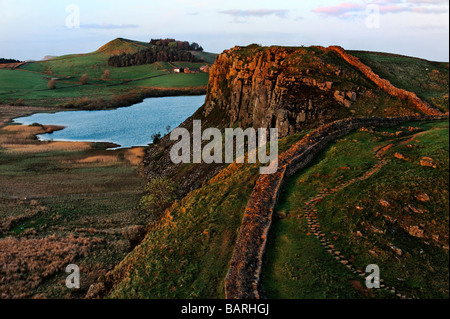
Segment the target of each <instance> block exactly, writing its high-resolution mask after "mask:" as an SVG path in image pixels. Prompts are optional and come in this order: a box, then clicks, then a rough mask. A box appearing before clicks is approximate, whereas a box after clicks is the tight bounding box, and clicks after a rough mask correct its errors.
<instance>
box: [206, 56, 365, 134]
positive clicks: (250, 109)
mask: <svg viewBox="0 0 450 319" xmlns="http://www.w3.org/2000/svg"><path fill="white" fill-rule="evenodd" d="M249 50H250V49H249V48H241V47H235V48H233V49H231V50H227V51H224V52H223V53H222V54H220V55H219V57H218V58H217V60H216V62H215V64H214V65H213V67H212V68H211V70H210V80H209V84H208V90H207V91H208V95H207V98H206V101H205V108H204V116H205V117H208V116H210V115H211V114H212V113H214V112H216V113H217V114H220V115H218V116H223V117H226V118H227V119H228V121H229V123H228V125H229V126H230V127H232V126H234V125H235V124H236V123H239V125H240V126H241V127H250V126H253V127H255V128H270V127H272V128H274V127H276V128H278V130H279V134H280V136H281V137H284V136H287V135H290V134H293V133H295V132H297V131H299V130H301V129H302V128H304V126H305V124H307V123H313V122H316V123H317V121H320V120H322V121H324V120H328V121H331V120H332V119H336V112H338V111H339V107H340V106H346V107H349V106H350V105H351V104H352V103H353V102H354V101H356V99H357V97H358V95H357V93H356V92H353V91H348V92H347V91H345V92H340V91H337V90H336V89H335V88H334V83H333V81H332V80H331V79H332V77H331V76H330V75H333V76H334V77H336V76H338V75H339V74H341V73H342V71H341V70H340V69H339V67H337V66H334V65H330V64H328V65H327V64H325V63H324V62H323V61H321V60H320V59H319V58H316V57H315V54H314V51H312V50H311V49H309V50H306V49H304V51H302V50H303V49H299V48H284V47H271V48H264V49H263V48H260V50H256V51H255V52H253V51H251V52H250V53H249V52H248V51H249ZM299 56H300V58H299ZM295 58H297V60H295ZM313 58H316V59H317V61H315V62H314V63H316V64H314V68H308V67H309V66H310V65H311V64H312V63H310V62H308V63H309V64H308V63H307V62H305V61H309V60H308V59H313ZM320 78H322V79H323V80H319V79H320Z"/></svg>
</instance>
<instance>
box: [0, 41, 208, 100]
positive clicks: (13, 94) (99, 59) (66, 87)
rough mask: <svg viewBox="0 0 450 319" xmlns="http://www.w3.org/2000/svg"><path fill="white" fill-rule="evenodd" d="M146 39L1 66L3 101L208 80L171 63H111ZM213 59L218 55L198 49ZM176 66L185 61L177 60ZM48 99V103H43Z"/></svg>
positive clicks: (197, 84)
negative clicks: (52, 81)
mask: <svg viewBox="0 0 450 319" xmlns="http://www.w3.org/2000/svg"><path fill="white" fill-rule="evenodd" d="M145 47H146V46H145V43H142V42H137V41H131V40H125V39H120V40H119V39H116V40H114V41H111V42H110V43H108V44H106V45H104V46H103V47H101V48H100V49H99V50H97V51H95V52H92V53H88V54H78V55H66V56H62V57H57V58H53V59H50V60H48V61H39V62H34V63H29V64H25V65H24V66H22V67H20V68H19V69H16V70H3V69H2V70H0V101H1V100H3V101H5V102H14V101H16V100H18V99H24V100H25V101H24V102H25V103H26V104H29V105H39V104H46V105H55V104H60V103H61V100H68V99H74V98H82V97H93V96H95V97H96V98H104V99H110V98H111V97H112V96H113V95H120V94H123V93H125V92H127V91H129V90H130V89H135V88H148V87H162V88H181V87H202V86H206V84H207V83H208V78H209V77H208V74H206V73H194V74H188V75H186V74H170V71H171V70H172V68H173V67H172V66H170V65H168V64H163V63H154V64H150V65H141V66H133V67H126V68H115V67H110V66H108V63H107V61H108V57H109V56H110V55H111V54H117V53H119V52H129V53H133V52H136V51H137V50H141V49H145ZM198 54H199V55H202V56H204V57H205V60H207V61H210V60H212V57H213V56H214V57H215V55H214V54H210V53H206V52H205V53H200V52H199V53H198ZM188 64H189V67H191V68H197V69H199V68H200V67H201V66H202V65H204V63H188ZM177 66H184V64H183V63H182V62H181V63H177ZM105 70H109V71H110V74H111V76H110V79H109V80H107V81H104V80H102V75H103V72H104V71H105ZM83 74H88V76H89V79H90V80H89V82H88V85H80V84H79V79H80V77H81V76H82V75H83ZM51 77H56V78H59V80H58V81H57V83H56V89H55V90H49V89H48V88H47V83H48V78H51ZM44 102H45V103H44Z"/></svg>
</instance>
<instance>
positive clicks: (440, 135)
mask: <svg viewBox="0 0 450 319" xmlns="http://www.w3.org/2000/svg"><path fill="white" fill-rule="evenodd" d="M411 125H414V126H419V127H420V128H421V129H423V130H427V132H426V133H425V134H422V135H420V137H418V138H416V139H415V140H414V141H411V142H408V143H405V144H399V145H397V146H395V147H394V148H392V149H391V150H390V151H389V152H388V153H387V154H386V157H387V158H388V159H389V160H390V162H389V164H388V165H387V166H385V167H383V168H382V170H381V171H380V172H378V173H377V174H376V175H374V176H372V177H371V178H369V179H368V180H366V181H364V182H361V183H357V184H354V185H352V186H350V187H349V188H346V189H345V190H344V191H342V192H340V193H338V194H336V195H332V196H330V197H327V198H326V199H325V200H324V201H323V202H321V203H319V204H318V205H317V209H318V215H319V221H320V222H321V226H322V230H323V231H324V233H326V234H327V237H328V238H330V239H331V242H332V243H333V244H334V245H335V246H336V247H337V249H338V250H340V251H341V252H342V253H343V254H344V256H347V257H348V258H350V257H351V258H352V259H353V260H354V264H355V266H357V267H358V268H360V269H365V266H366V265H369V264H372V263H374V264H378V265H379V266H380V269H381V277H382V278H384V279H385V280H386V282H387V283H388V284H391V285H395V286H396V287H399V288H400V289H401V290H402V291H404V292H405V293H408V294H409V295H413V296H416V297H422V298H436V297H438V298H442V297H446V298H448V263H449V255H448V250H445V249H443V248H441V246H442V245H448V242H447V243H445V237H447V241H448V223H449V215H448V205H449V201H448V167H449V162H448V122H441V123H429V124H417V123H412V124H411ZM397 130H398V128H397ZM394 132H395V129H394ZM405 139H407V137H406V138H392V137H383V136H381V135H378V134H373V133H368V132H356V133H352V134H350V135H349V136H347V137H345V138H342V139H341V140H339V141H337V142H336V143H334V144H333V145H332V146H330V147H329V148H328V149H327V150H326V151H325V152H324V153H323V154H322V155H321V156H320V157H319V158H317V160H315V162H314V163H312V164H311V165H310V166H309V167H308V168H307V169H305V170H303V171H301V172H300V173H298V174H297V175H296V176H294V177H293V178H291V179H290V181H289V182H288V183H287V184H286V186H285V191H284V195H283V196H282V197H281V199H280V202H279V204H278V208H277V214H278V215H281V216H283V217H282V218H279V219H277V220H276V221H275V223H274V226H273V228H272V232H271V235H270V241H269V247H268V250H267V255H266V258H265V259H266V261H265V264H264V269H263V287H264V289H265V290H266V292H267V294H268V296H269V297H270V298H343V297H344V298H354V297H357V298H361V297H365V295H363V294H361V293H360V292H358V290H356V289H355V288H354V286H353V285H352V282H353V281H354V280H357V278H356V277H354V276H353V275H352V274H351V273H350V272H348V271H347V270H346V268H345V267H344V266H343V265H341V264H340V263H338V262H337V261H336V260H334V258H333V257H331V256H330V255H329V254H328V253H327V252H326V251H325V250H324V249H323V248H322V247H321V246H320V242H319V241H318V240H317V239H315V237H313V236H310V235H308V229H307V224H306V220H305V218H304V217H303V205H304V202H305V201H306V200H307V199H309V198H310V197H313V196H314V195H316V194H317V193H319V192H320V191H321V190H323V189H325V188H328V189H329V188H331V187H333V186H336V185H337V184H338V183H339V182H340V181H346V180H349V179H352V178H354V177H357V176H360V175H362V174H363V173H364V172H365V171H366V170H367V169H369V168H370V167H371V166H373V165H374V164H375V163H376V158H374V148H375V147H377V146H382V145H386V144H388V143H392V142H394V143H399V142H401V141H403V140H405ZM391 140H392V141H391ZM408 145H412V147H409V146H408ZM395 152H400V153H402V154H403V155H405V156H406V157H407V158H408V161H407V162H405V161H403V160H400V159H397V158H394V154H395ZM423 156H431V157H432V158H434V159H435V160H436V161H437V163H438V168H437V169H435V170H433V169H431V168H428V167H422V166H420V164H419V162H420V159H421V158H422V157H423ZM422 192H426V193H427V194H428V195H429V196H430V198H431V201H430V202H428V203H421V202H420V201H418V200H417V199H416V198H415V196H416V195H419V194H421V193H422ZM382 199H384V200H387V201H389V202H390V203H391V205H392V206H391V207H389V208H383V207H382V206H381V205H380V200H382ZM409 204H412V205H414V206H416V207H420V208H424V209H427V210H428V211H429V213H426V214H424V215H420V214H410V213H408V212H406V211H405V210H404V208H405V207H406V206H407V205H409ZM357 207H362V208H363V210H362V211H361V210H359V209H357ZM385 215H389V216H390V217H391V218H397V219H398V220H399V223H398V224H394V225H392V224H390V223H388V222H387V220H386V217H385ZM403 222H406V223H408V224H409V225H420V224H425V225H426V226H425V227H426V229H427V232H426V234H427V235H426V236H431V235H440V238H441V239H440V240H439V241H438V242H435V241H433V240H432V239H430V238H429V237H428V238H424V239H422V238H417V237H413V236H411V235H409V234H408V233H407V232H406V231H405V229H404V228H405V227H404V225H403V226H402V225H401V223H403ZM369 226H374V227H376V228H377V229H381V230H383V231H384V230H387V233H386V234H378V233H376V232H372V231H370V230H367V227H369ZM357 231H360V232H361V233H362V234H363V237H359V236H356V235H355V234H356V232H357ZM392 245H394V246H396V247H398V248H400V249H402V251H403V255H402V256H400V257H399V256H397V255H396V254H395V253H394V251H393V249H392V248H391V246H392ZM371 250H372V252H370V251H371ZM421 250H422V251H423V252H422V253H420V251H421ZM374 253H375V254H374ZM375 297H379V298H385V297H389V295H386V294H385V293H384V292H383V291H377V292H376V293H375Z"/></svg>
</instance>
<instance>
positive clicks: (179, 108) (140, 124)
mask: <svg viewBox="0 0 450 319" xmlns="http://www.w3.org/2000/svg"><path fill="white" fill-rule="evenodd" d="M204 101H205V96H204V95H203V96H176V97H162V98H148V99H145V100H144V101H143V102H142V103H138V104H135V105H132V106H129V107H122V108H118V109H115V110H102V111H64V112H58V113H39V114H34V115H31V116H27V117H21V118H17V119H15V120H14V122H15V123H21V124H24V125H31V124H34V123H39V124H42V125H59V126H64V127H65V129H63V130H61V131H56V132H54V133H52V134H43V135H39V136H38V138H39V139H40V140H43V141H48V140H52V141H75V142H80V141H88V142H110V143H114V144H118V145H120V147H121V148H128V147H132V146H146V145H148V144H149V143H151V142H152V135H153V134H156V133H161V135H165V134H167V130H166V128H167V127H168V126H170V128H171V129H174V128H176V127H178V125H180V124H181V123H183V122H184V120H186V119H187V118H188V117H190V116H191V115H192V114H194V113H195V111H197V109H199V108H200V107H201V106H202V105H203V103H204Z"/></svg>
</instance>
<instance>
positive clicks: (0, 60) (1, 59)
mask: <svg viewBox="0 0 450 319" xmlns="http://www.w3.org/2000/svg"><path fill="white" fill-rule="evenodd" d="M19 62H20V61H19V60H14V59H3V58H0V64H6V63H19Z"/></svg>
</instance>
